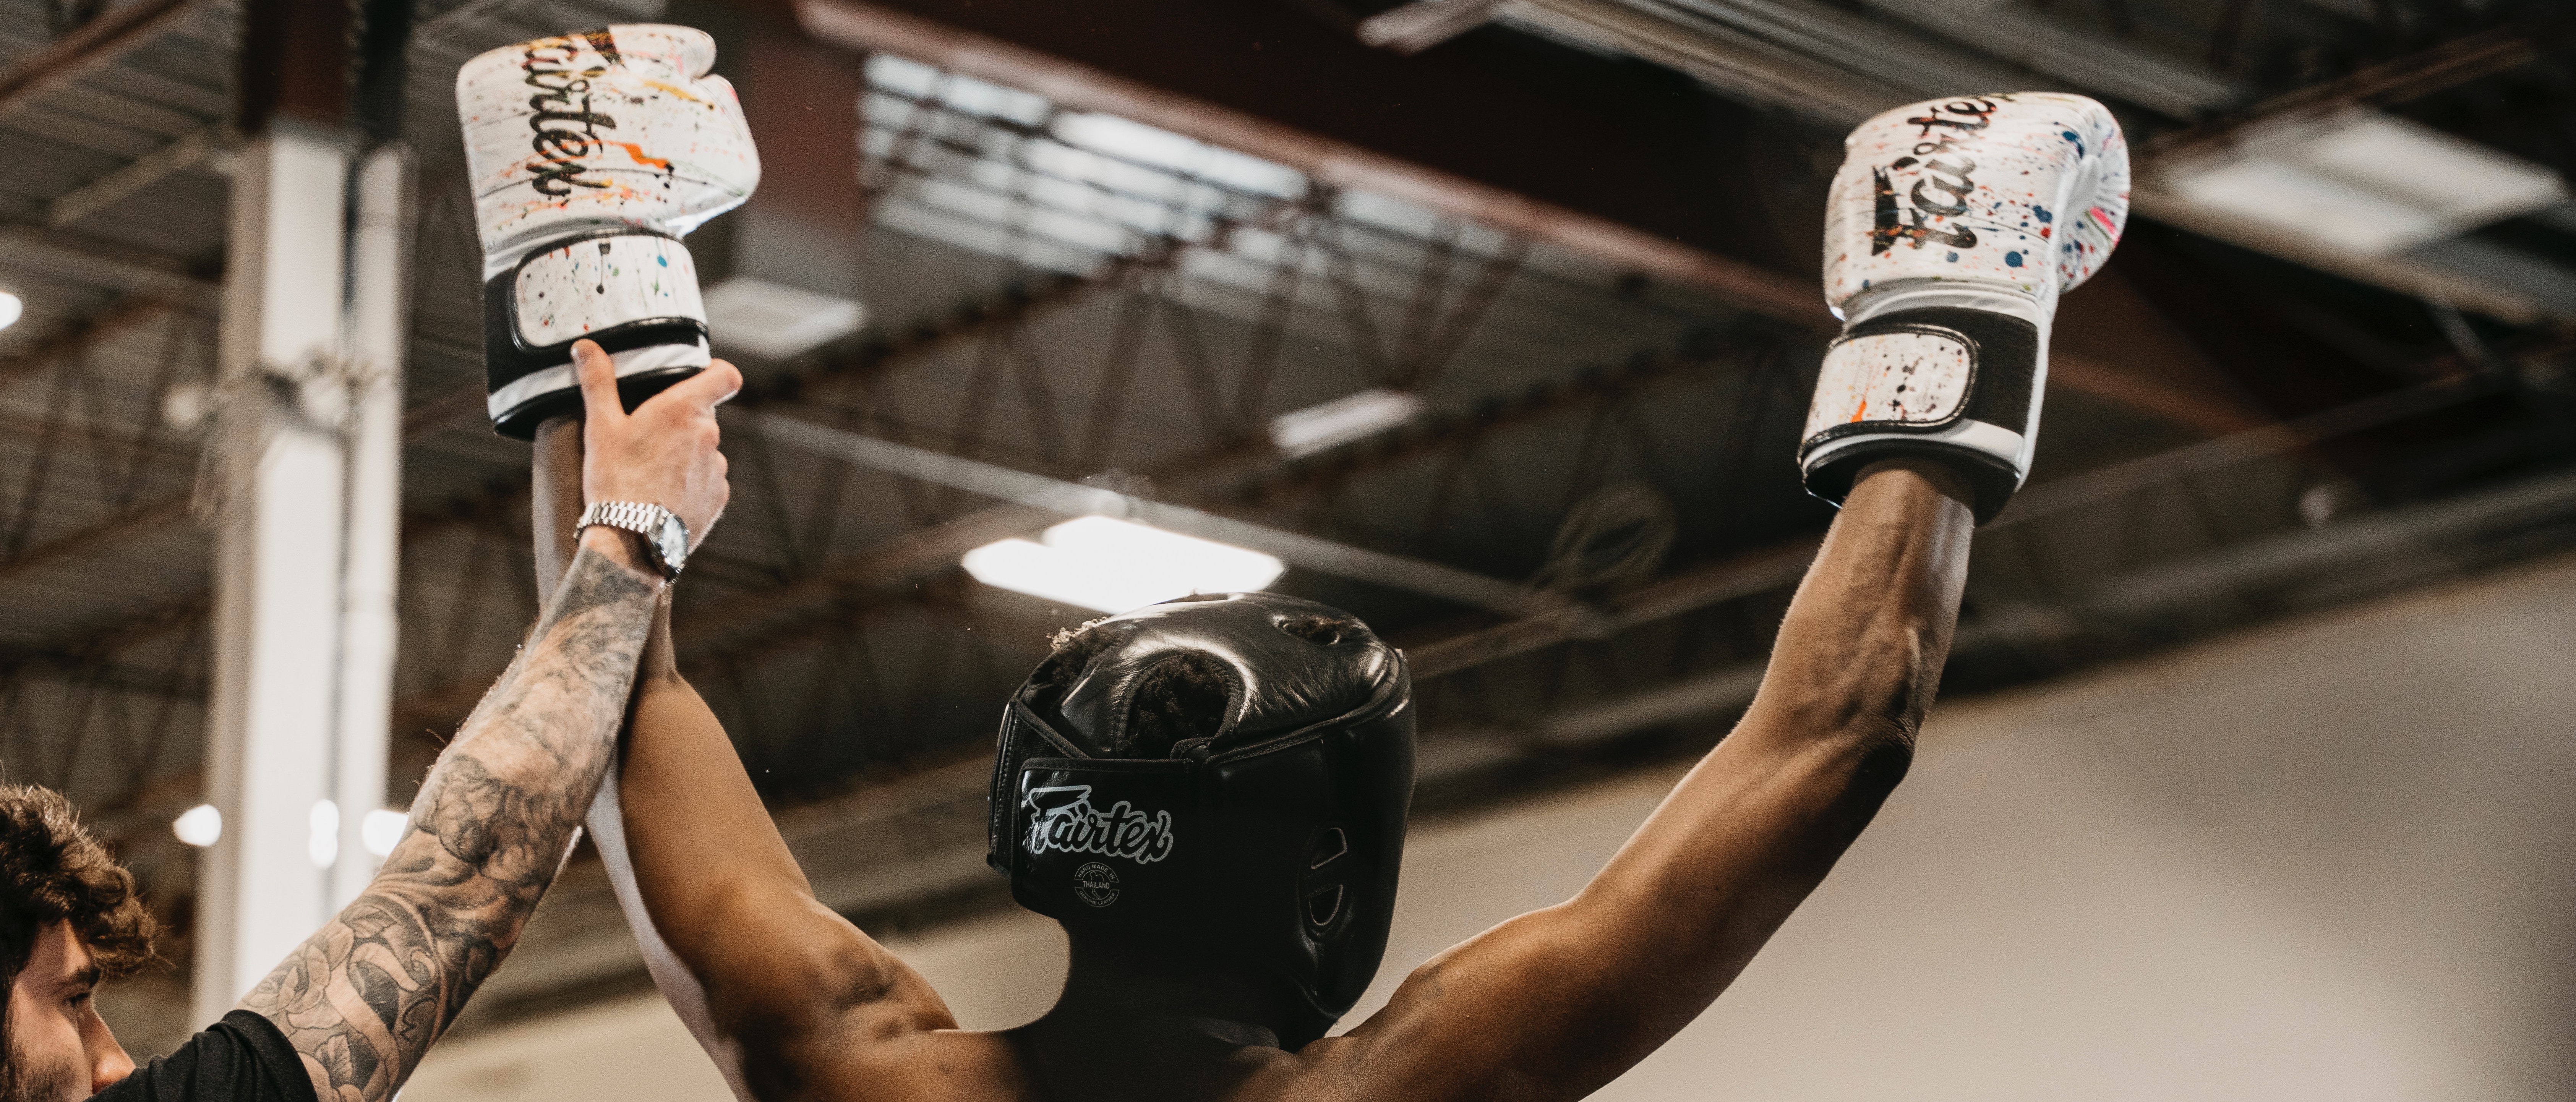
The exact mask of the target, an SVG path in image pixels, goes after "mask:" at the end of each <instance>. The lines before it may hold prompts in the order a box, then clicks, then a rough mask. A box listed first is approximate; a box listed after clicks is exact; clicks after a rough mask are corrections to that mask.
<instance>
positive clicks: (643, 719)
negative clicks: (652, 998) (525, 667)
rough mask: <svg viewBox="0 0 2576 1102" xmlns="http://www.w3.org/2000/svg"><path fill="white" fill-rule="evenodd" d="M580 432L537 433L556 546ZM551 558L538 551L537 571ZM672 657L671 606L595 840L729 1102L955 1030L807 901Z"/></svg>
mask: <svg viewBox="0 0 2576 1102" xmlns="http://www.w3.org/2000/svg"><path fill="white" fill-rule="evenodd" d="M582 431H583V426H582V424H581V423H580V422H577V421H561V422H553V423H549V424H548V425H547V426H546V427H545V428H543V429H541V430H539V435H538V440H537V467H536V480H537V500H538V503H539V504H538V515H539V517H540V524H541V526H542V525H545V524H547V523H548V521H547V519H546V518H548V517H550V516H551V517H552V520H551V523H552V525H553V526H554V528H555V529H556V530H557V531H558V532H563V531H568V530H569V526H570V520H569V517H570V514H569V513H568V512H565V511H564V510H563V509H562V508H561V507H558V508H556V509H554V510H552V511H551V512H550V511H549V510H548V508H547V506H546V502H547V501H549V500H550V499H551V500H557V501H561V500H565V499H566V496H567V491H566V488H567V487H568V486H569V485H570V484H571V482H572V472H571V469H570V468H571V457H573V456H576V455H578V454H579V453H580V447H579V444H578V441H579V438H580V435H581V433H582ZM573 508H575V509H576V510H577V508H578V507H577V506H574V507H573ZM560 545H561V544H560V542H559V541H549V540H548V539H546V538H543V537H541V538H540V540H539V543H538V563H539V566H540V567H541V568H544V567H548V566H550V565H551V563H552V561H553V560H551V559H550V558H549V555H550V551H549V547H550V546H560ZM544 574H545V570H544V569H540V571H539V576H540V577H542V576H544ZM673 659H674V652H673V650H672V646H671V639H670V619H669V615H668V610H667V608H666V609H665V610H664V614H663V615H661V616H658V617H656V618H655V621H654V625H653V633H652V638H651V642H650V644H649V645H648V646H647V648H646V652H645V657H644V662H643V670H642V673H641V674H640V675H639V677H638V680H637V683H636V686H635V699H634V705H633V710H632V712H631V721H630V727H629V733H628V737H627V740H626V743H625V751H624V754H623V755H622V759H621V761H620V763H619V767H618V769H617V771H616V774H615V776H613V777H612V778H611V780H610V781H609V783H608V784H607V785H606V786H604V787H603V789H602V793H601V800H600V806H599V807H598V808H597V809H594V812H593V818H592V820H591V821H592V823H593V824H594V825H593V827H592V834H593V837H594V838H595V839H596V840H597V841H598V843H599V846H600V856H601V858H602V860H603V861H605V862H606V863H607V865H608V874H609V880H610V883H611V884H612V885H613V886H614V887H615V888H616V890H617V893H618V903H619V904H620V906H621V907H622V908H623V909H624V911H625V913H626V918H627V923H628V925H629V927H630V928H632V929H633V930H634V931H635V936H636V941H637V942H638V943H639V945H640V946H641V947H642V949H643V951H644V956H645V964H646V967H647V969H648V970H649V971H650V972H651V973H652V975H653V980H654V984H655V986H657V987H659V988H660V989H661V991H662V994H663V997H664V998H665V999H667V1000H669V1001H670V1003H671V1006H672V1009H673V1011H674V1012H676V1013H677V1014H678V1015H679V1017H680V1019H681V1021H682V1022H683V1023H685V1024H686V1025H687V1026H688V1027H689V1030H690V1032H691V1033H692V1034H693V1035H695V1036H696V1037H697V1039H698V1043H699V1045H700V1046H701V1047H703V1048H705V1049H706V1050H707V1054H708V1056H709V1057H710V1058H711V1059H713V1060H714V1061H715V1063H716V1066H717V1068H718V1070H720V1071H722V1072H723V1073H724V1075H725V1078H726V1081H727V1083H729V1084H730V1085H731V1086H732V1087H733V1089H734V1092H735V1094H736V1096H737V1097H740V1098H743V1099H744V1100H745V1102H749V1100H751V1099H754V1098H760V1099H783V1098H792V1097H799V1096H802V1095H804V1094H807V1093H810V1092H811V1091H812V1090H813V1089H814V1088H815V1087H816V1085H817V1082H818V1080H819V1079H821V1078H823V1077H824V1076H826V1075H828V1074H830V1073H831V1072H834V1071H842V1070H852V1069H855V1068H864V1066H865V1065H866V1063H867V1062H866V1061H865V1060H864V1059H854V1058H853V1057H854V1056H858V1055H861V1054H860V1053H855V1052H854V1051H853V1050H852V1049H851V1048H850V1046H848V1045H846V1044H844V1043H842V1042H843V1041H845V1040H847V1039H849V1038H852V1037H859V1036H871V1037H883V1036H886V1035H888V1034H892V1033H901V1032H910V1031H914V1030H922V1029H945V1028H952V1027H954V1025H955V1024H956V1023H955V1021H954V1019H952V1018H951V1017H950V1016H949V1013H948V1009H947V1005H946V1004H945V1003H943V1002H941V1001H940V999H939V996H938V995H937V994H936V993H935V992H933V991H932V990H931V989H930V986H929V985H928V984H927V983H925V982H923V981H922V980H921V978H920V977H919V975H917V974H916V973H914V972H913V971H912V969H911V967H910V966H909V965H906V964H905V963H903V961H901V960H900V959H898V958H896V957H895V956H894V955H893V954H892V953H889V952H887V951H886V950H885V948H884V947H883V946H880V945H878V944H877V943H876V941H875V940H874V939H871V938H869V937H868V936H867V935H866V934H864V933H862V932H860V931H859V929H858V927H856V926H854V925H852V924H851V923H850V922H849V920H847V919H845V918H842V917H841V916H840V915H839V914H838V913H835V912H834V911H832V910H831V909H830V908H828V907H825V906H824V905H822V904H821V903H820V902H818V901H816V900H815V898H814V890H813V887H812V885H811V884H809V883H808V882H807V881H806V879H805V873H804V871H803V870H802V869H800V868H799V867H798V866H797V864H796V859H795V857H794V856H793V855H791V854H790V853H789V852H788V850H787V843H786V841H785V840H784V839H782V838H780V837H779V834H778V828H777V826H776V824H775V823H773V822H772V821H771V820H770V818H769V811H768V808H767V807H766V806H764V805H763V804H762V803H761V800H760V794H759V792H758V791H757V790H755V789H754V788H753V787H752V784H751V777H750V775H749V774H748V773H746V772H745V771H744V769H743V766H742V762H741V759H740V758H739V757H737V756H736V755H735V753H734V748H733V742H732V740H731V739H729V738H728V737H727V736H726V734H725V730H724V725H723V724H722V723H721V722H719V721H718V720H717V719H716V716H715V713H714V712H712V711H710V710H709V709H708V707H707V704H706V701H705V700H704V699H702V698H700V697H699V696H698V692H697V690H696V689H695V688H694V687H692V686H691V685H690V684H689V682H688V680H687V679H686V678H683V677H682V676H680V672H679V669H678V667H677V665H676V663H675V662H674V660H673ZM612 809H614V810H612ZM617 812H622V814H617ZM612 815H614V818H611V816H612ZM880 1027H882V1028H880ZM888 1055H889V1056H892V1055H894V1054H893V1053H891V1052H889V1053H888Z"/></svg>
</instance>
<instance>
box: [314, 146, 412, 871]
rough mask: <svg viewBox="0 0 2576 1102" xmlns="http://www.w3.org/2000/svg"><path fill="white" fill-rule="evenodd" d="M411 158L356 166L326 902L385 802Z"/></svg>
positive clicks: (365, 857) (359, 867)
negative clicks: (335, 829)
mask: <svg viewBox="0 0 2576 1102" xmlns="http://www.w3.org/2000/svg"><path fill="white" fill-rule="evenodd" d="M411 168H412V165H411V154H410V151H409V150H407V149H405V148H404V147H402V146H400V145H388V146H384V147H381V148H379V149H377V150H376V151H375V152H374V153H372V154H369V155H368V157H367V158H366V160H365V161H364V162H363V163H362V164H361V165H360V166H359V168H358V171H357V179H356V187H355V189H354V190H355V193H356V194H355V195H354V196H353V199H354V202H355V205H356V207H357V210H356V219H355V226H354V231H355V232H354V233H353V234H352V235H351V240H350V243H349V373H348V374H349V387H350V390H351V395H350V399H351V401H350V406H351V408H350V414H349V431H348V435H347V440H346V446H347V448H348V455H349V459H348V463H349V478H348V505H347V507H346V509H345V511H344V515H345V517H346V524H347V528H346V533H347V541H346V544H345V546H346V548H347V550H346V552H345V554H344V555H343V559H342V564H341V569H342V573H341V576H340V577H341V581H340V668H339V679H338V680H339V688H340V699H339V708H340V716H339V724H338V727H339V729H338V731H337V737H336V739H335V740H334V750H335V754H336V758H337V761H336V763H335V773H336V778H335V780H334V782H333V789H334V795H333V797H332V799H333V801H334V802H335V803H336V804H337V805H338V806H339V808H340V853H339V861H338V863H336V864H334V865H333V866H332V868H331V901H332V904H333V905H334V906H340V905H345V904H346V903H348V901H349V900H352V899H355V898H357V896H358V893H359V892H360V891H362V890H364V889H365V888H366V885H367V881H368V879H369V878H371V877H373V876H374V875H375V871H376V865H377V863H378V862H377V859H376V858H375V857H374V855H372V854H370V853H368V852H367V847H366V838H365V834H364V830H365V825H366V817H367V813H368V812H371V811H374V810H376V809H378V808H381V807H383V806H384V802H385V762H386V757H387V754H388V751H389V747H390V745H391V743H392V726H391V724H392V718H393V695H394V648H395V643H396V640H397V638H398V637H399V634H400V633H399V630H398V621H397V619H396V616H395V596H396V591H397V589H398V588H399V586H400V581H401V569H402V444H403V331H404V328H405V327H404V312H405V306H406V304H407V303H408V302H409V300H410V287H409V284H410V278H409V277H410V264H409V257H408V254H409V252H410V243H411V214H412V212H411V195H410V192H411V177H412V171H411Z"/></svg>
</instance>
